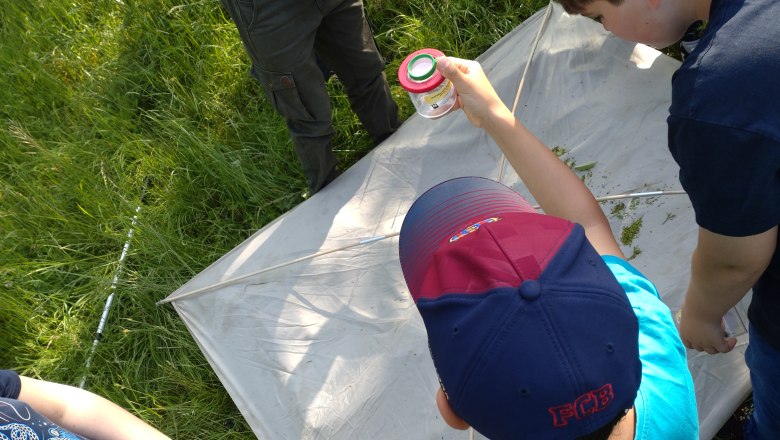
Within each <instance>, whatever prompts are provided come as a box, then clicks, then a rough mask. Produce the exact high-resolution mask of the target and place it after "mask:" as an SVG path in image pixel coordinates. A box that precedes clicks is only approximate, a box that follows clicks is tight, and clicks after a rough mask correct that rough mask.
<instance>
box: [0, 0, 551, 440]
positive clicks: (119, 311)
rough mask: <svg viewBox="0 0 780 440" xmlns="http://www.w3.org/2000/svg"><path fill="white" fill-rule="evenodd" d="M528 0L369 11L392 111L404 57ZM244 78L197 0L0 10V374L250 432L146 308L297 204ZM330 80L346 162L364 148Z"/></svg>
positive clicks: (273, 118) (166, 313)
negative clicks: (101, 327)
mask: <svg viewBox="0 0 780 440" xmlns="http://www.w3.org/2000/svg"><path fill="white" fill-rule="evenodd" d="M544 4H545V3H543V2H539V1H535V0H526V1H520V0H517V1H510V0H504V1H499V0H494V1H479V2H478V1H473V0H450V1H439V2H433V1H425V0H414V1H403V0H377V1H369V2H368V4H367V5H366V8H367V14H368V17H369V19H370V21H371V24H372V26H373V28H374V30H375V33H376V40H377V43H378V44H379V46H380V48H381V50H382V52H383V54H384V55H385V56H386V58H387V61H388V66H387V75H388V78H389V79H390V81H391V84H392V85H393V94H394V96H395V98H396V100H397V101H398V102H399V104H400V105H401V110H402V113H403V115H404V116H408V115H409V114H410V113H411V112H412V108H411V105H410V103H409V102H408V99H407V97H406V94H405V92H403V91H402V90H401V89H400V88H399V86H398V85H397V80H396V79H395V71H396V70H397V68H398V65H399V63H400V62H401V60H402V59H403V57H404V56H405V55H406V54H407V53H409V52H411V51H413V50H416V49H419V48H421V47H437V48H439V49H441V50H443V51H444V52H445V53H449V54H452V55H457V56H461V57H466V58H472V57H475V56H477V55H478V54H479V53H481V52H482V51H484V50H485V49H486V48H487V47H489V46H490V45H491V44H492V43H494V42H495V41H497V40H498V39H499V38H500V37H501V36H502V35H504V34H505V33H507V32H508V31H509V30H511V29H512V28H513V27H515V26H516V25H517V24H518V23H520V22H521V20H523V19H524V18H526V17H527V16H529V15H530V14H532V13H533V12H534V11H535V10H537V9H538V8H540V7H542V6H543V5H544ZM248 69H249V66H248V61H247V57H246V55H245V53H244V51H243V47H242V45H241V43H240V41H239V40H238V36H237V32H236V30H235V28H234V26H233V24H232V23H231V22H230V21H229V19H228V18H227V16H226V15H225V13H224V12H223V11H222V9H221V7H220V5H219V3H218V2H217V1H215V0H199V1H190V2H182V1H175V0H135V1H134V0H67V1H66V0H46V1H43V0H33V1H18V0H0V71H2V72H3V74H2V77H1V78H2V80H1V81H2V83H0V300H1V301H2V303H1V304H2V307H0V329H1V330H0V331H2V333H1V334H2V337H0V368H12V369H16V370H18V371H20V372H21V373H24V374H27V375H31V376H36V377H41V378H45V379H48V380H54V381H59V382H63V383H69V384H73V385H77V384H78V383H79V381H80V378H81V377H82V376H83V375H86V377H87V388H88V389H90V390H92V391H94V392H96V393H99V394H101V395H104V396H106V397H108V398H109V399H111V400H113V401H115V402H117V403H118V404H120V405H121V406H123V407H125V408H128V409H129V410H131V411H132V412H134V413H135V414H137V415H139V416H140V417H142V418H143V419H145V420H147V421H148V422H150V423H151V424H153V425H154V426H156V427H158V428H160V429H161V430H162V431H164V432H166V433H167V434H169V435H170V436H171V437H173V438H200V439H222V438H252V434H251V430H250V429H249V427H248V425H247V424H246V423H245V421H244V419H243V418H242V417H241V415H240V413H239V412H238V411H237V409H236V408H235V406H234V405H233V403H232V401H231V400H230V398H229V396H228V395H227V393H226V392H225V390H224V388H223V387H222V385H221V384H220V382H219V380H218V379H217V378H216V376H215V375H214V373H213V371H212V370H211V368H210V367H209V365H208V363H207V362H206V360H205V358H204V356H203V354H202V353H201V352H200V351H199V349H198V348H197V346H196V344H195V343H194V341H193V340H192V338H191V337H190V335H189V333H188V331H187V329H186V327H185V326H184V325H183V323H182V322H181V320H180V319H179V318H178V316H177V314H176V313H175V311H174V310H173V309H172V308H171V307H170V306H156V305H155V302H156V301H158V300H160V299H162V298H164V297H165V296H166V295H167V294H168V293H170V292H171V291H173V290H175V289H176V288H178V287H179V286H180V285H181V284H183V283H184V282H186V281H187V280H188V279H189V278H191V277H192V276H193V275H195V274H197V273H198V272H199V271H201V270H202V269H203V268H205V267H206V266H207V265H209V264H210V263H211V262H213V261H214V260H216V259H217V258H219V257H220V256H221V255H223V254H224V253H225V252H227V251H229V250H230V249H232V248H233V247H234V246H235V245H237V244H238V243H240V242H241V241H243V240H244V239H246V238H247V237H248V236H249V235H250V234H252V233H253V232H254V231H256V230H257V229H259V228H260V227H262V226H263V225H264V224H266V223H268V222H269V221H271V220H272V219H274V218H276V217H277V216H279V215H280V214H282V213H284V212H285V211H287V210H289V209H290V208H292V207H294V206H295V205H296V204H298V203H300V202H301V201H302V199H301V197H300V194H301V192H302V191H303V190H304V189H305V188H306V183H305V179H304V177H303V174H302V173H301V171H300V167H299V165H298V162H297V158H296V157H295V154H294V150H293V148H292V144H291V142H290V140H289V137H288V135H287V132H286V129H285V126H284V123H283V121H282V119H281V118H280V117H279V116H278V115H277V114H276V113H275V112H274V111H273V110H272V109H271V108H270V107H269V105H268V103H267V102H266V101H265V100H264V98H263V93H262V90H261V89H260V88H259V86H258V85H257V84H256V83H255V82H254V80H253V79H251V78H250V76H249V75H248ZM329 87H330V88H331V93H332V96H333V102H334V106H335V110H334V124H335V127H336V132H337V134H336V140H335V143H336V145H337V152H338V155H339V157H340V159H341V160H342V162H343V163H344V164H345V165H349V164H352V163H354V162H355V161H356V160H358V159H360V157H362V156H363V155H364V154H365V153H366V152H367V151H368V150H369V149H370V148H371V147H370V144H371V141H370V139H369V137H368V135H367V134H366V133H365V132H364V131H363V130H362V128H361V127H360V124H359V122H358V121H357V118H356V117H355V115H354V114H352V112H351V111H350V110H349V106H348V103H347V100H346V97H345V95H344V92H343V90H342V89H341V87H340V85H339V84H338V81H337V80H331V82H330V84H329ZM139 207H140V211H139V212H138V223H137V224H136V226H135V228H134V232H135V235H134V237H133V239H132V242H131V247H130V253H129V255H128V256H127V259H126V261H125V264H124V266H123V267H121V268H120V267H119V263H118V259H119V255H120V252H121V250H122V247H123V245H124V243H125V241H126V240H127V233H128V230H129V228H130V227H131V223H130V221H131V218H132V217H133V215H134V214H135V213H136V210H137V209H138V208H139ZM120 269H121V271H120V276H119V283H118V285H117V286H116V290H115V291H114V292H115V294H116V297H115V301H114V307H113V308H112V310H111V315H110V318H109V321H108V325H107V328H106V331H105V333H104V335H103V338H102V340H101V341H100V344H99V345H98V348H97V351H96V355H95V358H94V360H93V362H92V366H91V368H90V369H89V370H88V371H87V369H86V368H85V364H86V360H87V357H88V355H89V352H90V347H91V344H92V340H93V338H94V333H95V330H96V328H97V325H98V321H99V319H100V315H101V312H102V309H103V306H104V303H105V300H106V298H107V296H108V295H109V293H110V292H111V291H112V290H111V283H112V278H113V277H114V275H115V274H116V273H117V271H118V270H120Z"/></svg>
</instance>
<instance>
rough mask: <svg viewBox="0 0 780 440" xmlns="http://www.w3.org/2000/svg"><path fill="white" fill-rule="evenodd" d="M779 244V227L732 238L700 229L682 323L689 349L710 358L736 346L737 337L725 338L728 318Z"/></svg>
mask: <svg viewBox="0 0 780 440" xmlns="http://www.w3.org/2000/svg"><path fill="white" fill-rule="evenodd" d="M775 243H777V226H775V227H773V228H772V229H770V230H768V231H766V232H762V233H760V234H756V235H751V236H747V237H727V236H725V235H720V234H716V233H714V232H710V231H708V230H706V229H704V228H699V241H698V244H697V245H696V250H695V251H694V252H693V258H692V264H691V282H690V284H689V285H688V292H687V293H686V295H685V302H684V303H683V306H682V316H681V319H680V336H681V337H682V341H683V343H684V344H685V346H686V347H688V348H693V349H695V350H698V351H706V352H707V353H710V354H715V353H727V352H729V351H731V350H732V349H733V348H734V346H735V345H736V343H737V340H736V338H733V337H731V338H725V337H723V329H722V327H721V325H722V324H721V322H722V319H723V315H725V314H726V312H728V310H729V309H730V308H731V307H733V306H734V305H735V304H736V303H737V302H739V300H741V299H742V297H743V296H745V294H747V292H748V290H750V288H751V287H752V286H753V284H755V283H756V281H757V280H758V278H759V277H760V276H761V274H762V273H763V272H764V270H766V268H767V266H768V265H769V262H770V261H771V260H772V255H773V254H774V253H775Z"/></svg>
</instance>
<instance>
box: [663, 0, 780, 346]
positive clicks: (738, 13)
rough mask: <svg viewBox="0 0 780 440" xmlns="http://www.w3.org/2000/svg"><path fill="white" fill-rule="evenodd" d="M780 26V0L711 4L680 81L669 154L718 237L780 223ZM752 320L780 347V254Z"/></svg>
mask: <svg viewBox="0 0 780 440" xmlns="http://www.w3.org/2000/svg"><path fill="white" fill-rule="evenodd" d="M778 23H780V2H778V1H776V0H734V1H731V0H713V1H712V4H711V6H710V17H709V22H708V25H707V28H706V29H705V31H704V32H703V34H702V38H701V40H700V41H699V42H698V44H697V45H696V47H695V49H694V50H693V51H692V52H691V53H690V54H689V55H688V57H686V59H685V61H684V62H683V64H682V66H681V67H680V69H679V70H678V71H677V72H675V74H674V77H673V79H672V105H671V107H670V109H669V113H670V116H669V119H668V123H669V150H670V151H671V153H672V156H673V157H674V159H675V160H676V161H677V163H678V165H680V182H681V183H682V186H683V188H684V189H685V190H686V191H687V192H688V194H689V196H690V198H691V202H692V204H693V209H694V211H695V213H696V222H697V223H698V224H699V225H700V226H701V227H703V228H705V229H707V230H709V231H712V232H715V233H717V234H721V235H727V236H733V237H740V236H748V235H754V234H758V233H761V232H765V231H767V230H769V229H771V228H772V227H774V226H777V225H778V224H780V25H779V24H778ZM778 248H780V245H779V246H778ZM748 316H749V318H750V321H751V324H752V325H754V326H755V327H756V329H757V330H758V331H759V332H760V333H761V335H762V336H764V337H765V338H766V339H767V340H768V341H769V342H770V344H772V345H773V346H774V347H775V348H777V349H780V256H778V250H776V251H775V255H774V257H773V259H772V262H771V263H770V266H769V268H768V269H767V270H766V271H765V272H764V274H763V275H762V277H761V279H760V280H759V281H758V283H757V284H756V285H755V286H753V301H752V303H751V305H750V308H749V311H748Z"/></svg>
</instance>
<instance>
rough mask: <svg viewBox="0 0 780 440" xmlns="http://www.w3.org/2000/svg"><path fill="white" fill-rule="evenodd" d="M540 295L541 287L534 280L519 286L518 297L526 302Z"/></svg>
mask: <svg viewBox="0 0 780 440" xmlns="http://www.w3.org/2000/svg"><path fill="white" fill-rule="evenodd" d="M541 294H542V286H541V285H540V284H539V282H538V281H536V280H526V281H523V284H521V285H520V296H522V297H523V299H526V300H528V301H533V300H535V299H536V298H539V295H541Z"/></svg>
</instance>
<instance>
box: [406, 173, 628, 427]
mask: <svg viewBox="0 0 780 440" xmlns="http://www.w3.org/2000/svg"><path fill="white" fill-rule="evenodd" d="M399 254H400V260H401V267H402V269H403V274H404V278H405V279H406V284H407V286H408V288H409V292H410V294H411V295H412V297H413V298H414V301H415V303H416V305H417V308H418V310H419V312H420V315H421V316H422V319H423V321H424V323H425V328H426V331H427V333H428V343H429V347H430V352H431V357H432V358H433V362H434V365H435V367H436V372H437V374H438V376H439V380H440V382H441V386H442V388H443V390H444V392H445V395H446V396H447V400H448V402H449V404H450V406H451V407H452V409H453V410H454V412H455V413H456V414H458V415H459V416H460V417H461V418H463V419H464V420H465V421H466V422H468V423H469V424H470V425H471V426H473V427H474V428H475V429H476V430H477V431H479V432H480V433H481V434H483V435H485V436H487V437H488V438H491V439H494V440H497V439H517V438H534V439H536V438H539V439H541V438H544V439H559V438H560V439H571V438H575V437H578V436H582V435H586V434H589V433H592V432H594V431H596V430H597V429H599V428H601V427H602V426H604V425H606V424H607V423H609V422H610V421H612V420H613V419H615V418H616V417H617V416H618V415H620V414H624V413H625V412H626V410H628V409H630V408H631V407H632V406H633V404H634V399H635V398H636V394H637V390H638V388H639V382H640V379H641V373H642V367H641V363H640V359H639V352H638V332H639V328H638V323H637V318H636V315H635V314H634V312H633V309H632V308H631V304H630V303H629V301H628V298H627V296H626V293H625V291H624V290H623V288H622V287H621V286H620V284H619V283H618V282H617V280H616V279H615V277H614V275H613V274H612V272H611V271H610V270H609V268H608V267H607V266H606V264H605V263H604V260H603V259H602V258H601V256H600V255H599V254H598V253H597V252H596V251H595V250H594V248H593V247H592V246H591V244H590V243H589V242H588V240H587V238H586V237H585V233H584V230H583V228H582V226H580V225H578V224H576V223H572V222H570V221H568V220H564V219H560V218H557V217H553V216H549V215H544V214H539V213H536V212H535V211H534V209H533V208H532V206H531V205H530V204H529V203H528V201H526V200H525V199H524V198H523V197H522V196H521V195H519V194H518V193H517V192H515V191H514V190H512V189H511V188H508V187H507V186H505V185H502V184H501V183H498V182H495V181H493V180H490V179H485V178H481V177H461V178H457V179H452V180H448V181H446V182H444V183H441V184H439V185H437V186H434V187H433V188H431V189H429V190H428V191H427V192H425V193H424V194H423V195H421V196H420V197H419V198H418V199H417V200H416V201H415V202H414V204H413V205H412V207H411V208H410V209H409V212H408V213H407V214H406V217H405V218H404V222H403V224H402V226H401V233H400V237H399Z"/></svg>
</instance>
